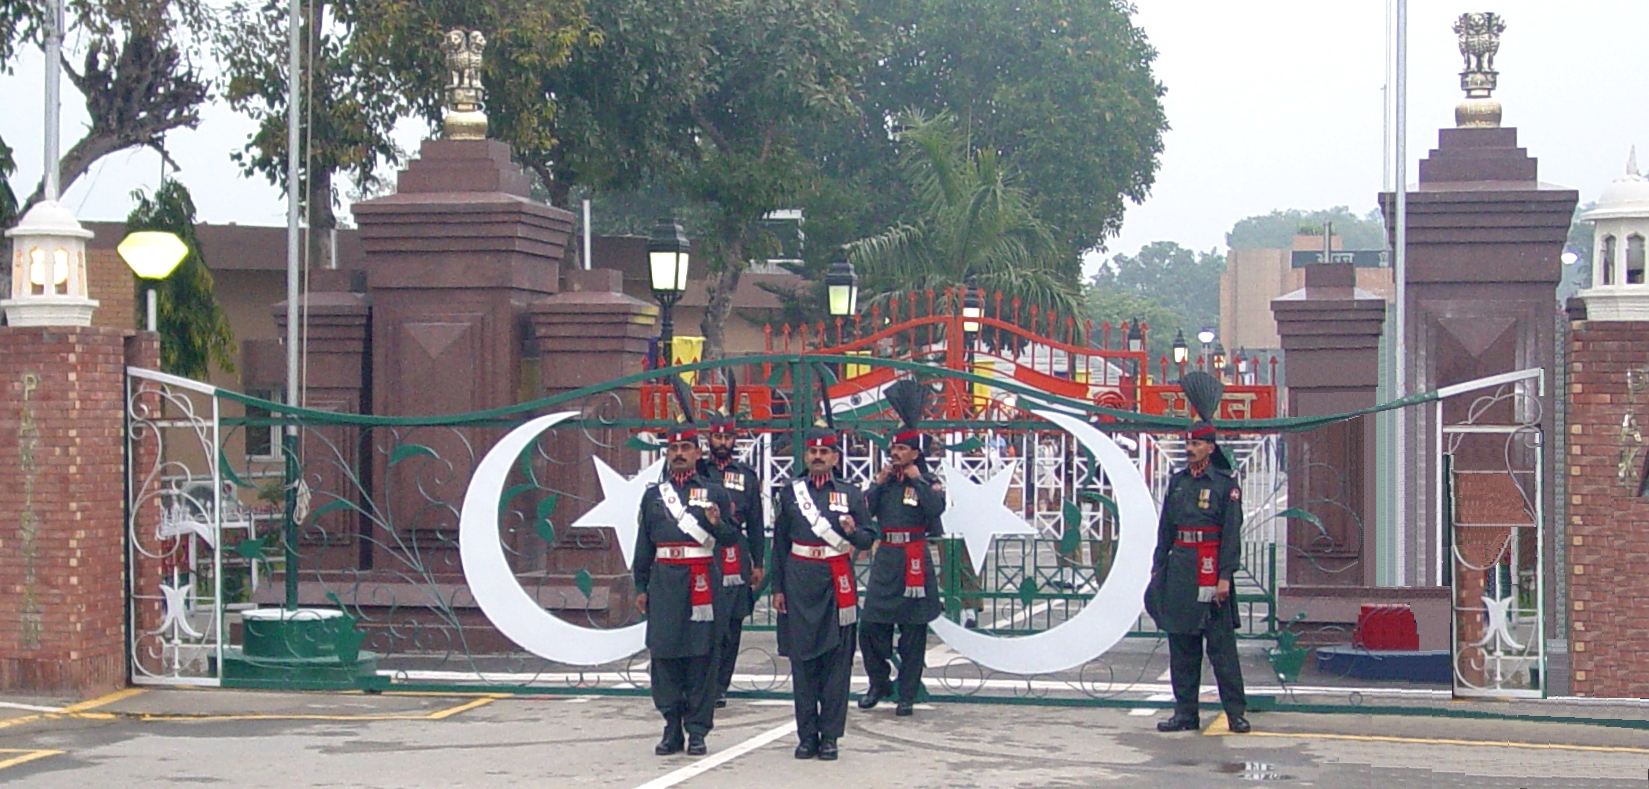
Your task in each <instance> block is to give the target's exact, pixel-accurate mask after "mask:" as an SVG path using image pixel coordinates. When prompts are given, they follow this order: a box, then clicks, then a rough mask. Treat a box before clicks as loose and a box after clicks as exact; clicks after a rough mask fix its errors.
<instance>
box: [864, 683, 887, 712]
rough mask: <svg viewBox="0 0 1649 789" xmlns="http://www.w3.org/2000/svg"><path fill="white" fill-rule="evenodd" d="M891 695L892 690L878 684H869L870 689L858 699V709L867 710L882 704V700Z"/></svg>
mask: <svg viewBox="0 0 1649 789" xmlns="http://www.w3.org/2000/svg"><path fill="white" fill-rule="evenodd" d="M891 695H893V688H891V687H888V686H887V685H885V684H882V683H879V682H872V683H870V689H869V690H866V691H865V695H863V696H860V697H859V709H862V710H868V709H871V708H873V707H875V706H876V705H877V704H880V703H882V699H885V698H887V697H888V696H891Z"/></svg>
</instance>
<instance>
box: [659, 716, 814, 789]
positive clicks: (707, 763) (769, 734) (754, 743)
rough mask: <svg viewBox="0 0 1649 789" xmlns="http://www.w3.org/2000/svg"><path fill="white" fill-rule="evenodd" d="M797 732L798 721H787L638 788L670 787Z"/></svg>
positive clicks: (666, 788) (667, 788)
mask: <svg viewBox="0 0 1649 789" xmlns="http://www.w3.org/2000/svg"><path fill="white" fill-rule="evenodd" d="M795 733H796V722H795V721H790V722H789V723H786V724H785V725H783V726H780V727H778V728H776V729H769V730H767V731H765V732H762V733H761V734H758V735H756V736H754V737H751V738H750V739H748V740H745V741H744V742H741V743H739V744H738V745H735V746H733V747H731V748H728V749H727V750H725V751H722V752H720V753H717V754H715V755H713V756H706V757H704V758H703V759H700V760H698V761H696V762H693V763H692V764H689V765H687V766H686V767H683V768H681V769H680V770H677V771H675V772H673V773H668V774H665V775H661V776H659V777H658V778H655V779H653V780H651V781H648V782H647V783H644V784H642V785H641V786H638V787H636V789H669V787H672V786H675V785H676V784H679V783H682V782H684V781H687V780H688V779H691V778H693V777H695V776H698V775H702V774H704V773H707V772H709V771H711V770H714V769H716V768H717V767H720V766H722V765H724V764H726V763H728V762H730V761H733V760H734V759H737V758H739V757H740V756H743V755H745V754H747V753H749V752H751V751H753V750H756V749H757V748H760V747H762V746H765V745H767V744H768V743H771V742H773V741H774V740H777V739H779V738H780V737H784V736H786V735H790V734H795Z"/></svg>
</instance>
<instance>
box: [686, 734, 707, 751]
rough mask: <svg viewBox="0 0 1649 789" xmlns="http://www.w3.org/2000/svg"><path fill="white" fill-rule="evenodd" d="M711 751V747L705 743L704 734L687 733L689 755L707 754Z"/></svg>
mask: <svg viewBox="0 0 1649 789" xmlns="http://www.w3.org/2000/svg"><path fill="white" fill-rule="evenodd" d="M709 752H710V749H709V748H708V747H706V746H705V744H704V735H702V734H689V735H687V755H688V756H703V755H705V754H707V753H709Z"/></svg>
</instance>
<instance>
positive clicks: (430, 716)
mask: <svg viewBox="0 0 1649 789" xmlns="http://www.w3.org/2000/svg"><path fill="white" fill-rule="evenodd" d="M507 698H509V696H508V695H505V694H489V695H486V696H482V697H480V698H474V699H470V700H469V701H466V702H464V703H463V704H459V705H456V706H452V707H447V708H446V709H440V710H436V711H434V712H416V713H391V714H385V715H281V714H270V715H212V714H209V713H204V714H199V715H190V714H181V715H179V714H142V715H138V716H137V718H138V719H139V720H145V721H440V720H446V719H447V718H450V717H452V716H454V715H457V714H459V713H463V712H468V711H470V710H473V709H476V708H478V707H484V706H486V705H488V704H491V703H493V702H495V701H498V700H499V699H507Z"/></svg>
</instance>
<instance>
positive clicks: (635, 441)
mask: <svg viewBox="0 0 1649 789" xmlns="http://www.w3.org/2000/svg"><path fill="white" fill-rule="evenodd" d="M648 435H651V434H650V433H637V434H635V435H633V436H630V440H629V441H626V442H624V446H625V448H627V449H637V450H640V451H642V452H657V451H659V450H661V449H664V445H663V444H661V443H659V442H657V441H653V440H651V439H649V438H645V436H648Z"/></svg>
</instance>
